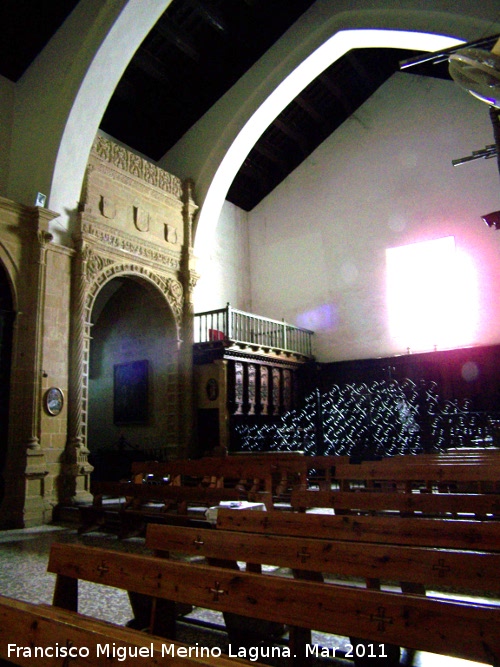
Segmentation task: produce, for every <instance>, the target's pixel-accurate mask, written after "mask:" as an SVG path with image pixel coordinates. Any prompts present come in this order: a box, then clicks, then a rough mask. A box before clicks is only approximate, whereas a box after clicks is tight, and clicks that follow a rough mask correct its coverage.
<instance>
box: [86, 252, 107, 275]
mask: <svg viewBox="0 0 500 667" xmlns="http://www.w3.org/2000/svg"><path fill="white" fill-rule="evenodd" d="M86 260H87V280H89V281H91V280H93V279H94V276H96V275H97V274H98V273H99V272H100V271H102V270H103V269H104V268H106V267H107V266H109V265H110V264H113V260H112V259H109V258H108V257H103V256H102V255H98V254H97V253H95V252H93V251H92V250H90V249H89V250H88V251H87V253H86Z"/></svg>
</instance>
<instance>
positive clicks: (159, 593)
mask: <svg viewBox="0 0 500 667" xmlns="http://www.w3.org/2000/svg"><path fill="white" fill-rule="evenodd" d="M49 571H50V572H53V573H55V574H56V575H57V580H56V589H55V594H54V604H55V605H56V606H61V607H63V608H66V609H70V610H76V609H77V604H78V602H77V601H78V580H79V579H82V580H86V581H91V582H95V583H99V584H104V585H110V586H115V587H119V588H125V589H126V590H131V591H135V592H137V593H141V594H145V595H149V596H151V597H153V598H155V599H156V605H154V607H153V609H154V613H153V615H152V616H153V617H152V620H151V630H152V631H153V633H154V634H161V636H166V637H169V638H174V637H175V625H174V623H173V618H172V616H171V617H170V619H168V614H166V615H162V617H161V619H160V618H159V615H158V608H159V607H161V606H162V605H161V603H162V602H163V605H164V606H165V607H166V608H167V609H168V608H170V609H172V606H173V604H174V603H175V602H182V603H189V604H194V605H196V606H199V607H205V608H209V609H216V610H219V611H223V612H232V613H236V614H240V615H242V616H247V617H249V618H261V619H264V620H268V621H279V622H282V623H285V624H288V625H291V626H297V627H299V628H308V627H310V625H311V619H314V629H316V630H318V631H322V632H328V633H336V634H339V635H342V636H360V637H365V638H370V641H372V642H377V643H382V644H386V643H388V644H398V645H399V644H402V645H404V646H407V647H410V648H415V649H422V650H426V651H431V652H433V653H441V654H445V655H452V656H456V657H461V658H465V659H469V660H477V661H480V662H481V661H482V662H486V663H488V664H493V665H499V664H500V662H499V661H500V647H499V646H498V636H499V633H500V607H498V606H495V605H493V604H486V603H474V604H469V603H463V602H460V603H458V602H452V601H450V600H441V599H433V598H426V597H420V596H416V595H406V594H400V593H392V592H386V591H377V590H369V589H354V588H351V587H349V586H345V585H336V584H330V583H328V584H326V583H319V582H313V581H302V580H291V579H289V578H286V577H274V576H268V575H264V574H254V573H248V572H238V573H235V572H234V571H233V570H230V569H226V568H219V567H215V566H207V565H198V564H189V563H184V562H174V561H172V560H171V559H161V558H155V557H150V556H139V555H137V554H126V553H120V552H113V551H108V550H103V549H96V548H92V547H83V546H81V545H70V544H64V545H63V544H54V545H53V546H52V549H51V554H50V559H49ZM164 601H167V602H164ZM158 625H160V626H161V627H158ZM158 630H161V632H158ZM302 648H303V650H304V655H303V656H299V658H300V659H301V660H302V661H303V662H302V664H306V663H307V654H308V648H307V647H302ZM288 655H290V657H292V656H291V654H290V651H289V649H288V652H287V651H286V648H285V649H282V652H281V656H282V657H288ZM240 657H243V656H241V655H240ZM256 657H260V656H259V655H257V656H256Z"/></svg>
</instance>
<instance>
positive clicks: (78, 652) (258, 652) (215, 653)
mask: <svg viewBox="0 0 500 667" xmlns="http://www.w3.org/2000/svg"><path fill="white" fill-rule="evenodd" d="M92 648H93V650H92V651H91V649H90V648H89V647H87V646H72V645H71V642H70V641H68V643H67V644H59V643H56V644H54V645H53V646H19V645H18V644H7V659H9V658H34V659H36V658H88V657H89V656H90V655H91V653H94V654H95V656H96V657H97V658H99V657H101V656H102V657H103V658H116V660H117V661H118V662H120V661H124V660H127V659H130V658H153V657H154V656H155V653H156V656H157V657H158V656H159V655H161V657H162V658H167V657H170V658H172V657H177V658H191V657H194V658H219V657H221V655H222V650H221V649H220V648H218V647H217V646H211V647H209V646H199V645H198V644H195V645H192V646H182V645H180V644H175V643H170V644H161V649H160V647H159V645H158V643H157V644H156V645H155V644H153V643H151V644H150V645H149V646H130V645H125V646H120V645H118V646H117V645H116V644H115V643H114V642H113V643H112V644H96V645H95V646H94V647H92ZM155 648H156V650H155ZM336 650H337V648H332V647H330V648H328V649H325V648H323V647H319V646H318V645H316V644H307V645H306V655H313V656H316V657H317V656H323V657H335V652H336ZM324 651H328V656H326V655H325V653H324ZM228 655H229V657H232V658H246V659H247V660H250V661H253V662H255V661H257V660H259V658H270V657H278V658H290V657H291V653H290V649H289V648H288V647H287V646H250V647H247V648H243V647H241V646H240V647H237V648H233V647H231V644H229V652H228Z"/></svg>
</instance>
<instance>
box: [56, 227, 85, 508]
mask: <svg viewBox="0 0 500 667" xmlns="http://www.w3.org/2000/svg"><path fill="white" fill-rule="evenodd" d="M87 261H88V248H87V247H86V246H85V243H84V242H83V241H82V240H81V239H78V240H77V254H76V257H75V260H74V265H73V275H72V281H73V284H72V299H71V346H70V375H69V404H68V442H67V445H66V451H65V454H64V462H63V465H62V469H61V473H62V481H63V483H62V488H61V491H62V494H61V495H62V497H61V498H60V500H61V501H62V502H64V503H65V504H68V503H71V504H82V503H87V502H91V501H92V495H91V493H90V473H91V472H92V470H93V468H92V466H91V465H90V464H89V462H88V455H89V450H88V449H87V445H86V437H85V436H86V431H85V427H86V415H87V401H86V400H84V394H85V392H86V391H87V389H88V388H87V384H88V359H89V343H90V322H89V321H88V317H87V309H86V295H87V289H88V286H87V282H88V279H87Z"/></svg>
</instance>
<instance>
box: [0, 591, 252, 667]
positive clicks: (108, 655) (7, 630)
mask: <svg viewBox="0 0 500 667" xmlns="http://www.w3.org/2000/svg"><path fill="white" fill-rule="evenodd" d="M9 649H10V650H9ZM35 653H36V654H35ZM217 653H218V651H217V650H216V651H210V650H209V649H208V648H207V647H206V649H205V650H204V651H203V655H202V651H201V650H200V647H198V649H197V648H196V647H193V646H189V645H187V644H182V643H180V642H177V641H169V642H168V643H166V642H165V639H164V638H160V637H155V636H151V635H145V634H144V633H143V632H139V631H137V630H130V629H128V628H123V627H120V626H118V625H114V624H112V623H108V622H105V621H100V620H96V619H94V618H90V617H88V616H83V615H82V614H77V613H74V612H72V611H67V610H66V609H60V608H57V607H50V606H47V605H35V604H31V603H28V602H21V601H19V600H13V599H11V598H6V597H4V596H0V661H2V664H13V665H21V666H22V667H32V666H33V665H39V666H40V667H59V666H60V665H67V664H85V665H86V666H88V667H91V666H93V665H95V667H102V665H103V664H107V663H108V662H110V661H111V660H113V664H115V662H117V664H121V665H124V667H137V664H138V662H140V660H141V658H147V661H146V662H145V663H144V664H148V665H152V664H154V665H160V664H161V665H172V667H174V666H180V665H182V666H183V667H248V662H247V661H243V660H239V659H237V658H229V657H227V656H224V655H221V656H219V655H218V654H217ZM3 660H5V661H6V662H5V663H3ZM73 661H74V662H73ZM254 664H256V665H257V666H258V665H261V663H254ZM261 667H262V665H261Z"/></svg>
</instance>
